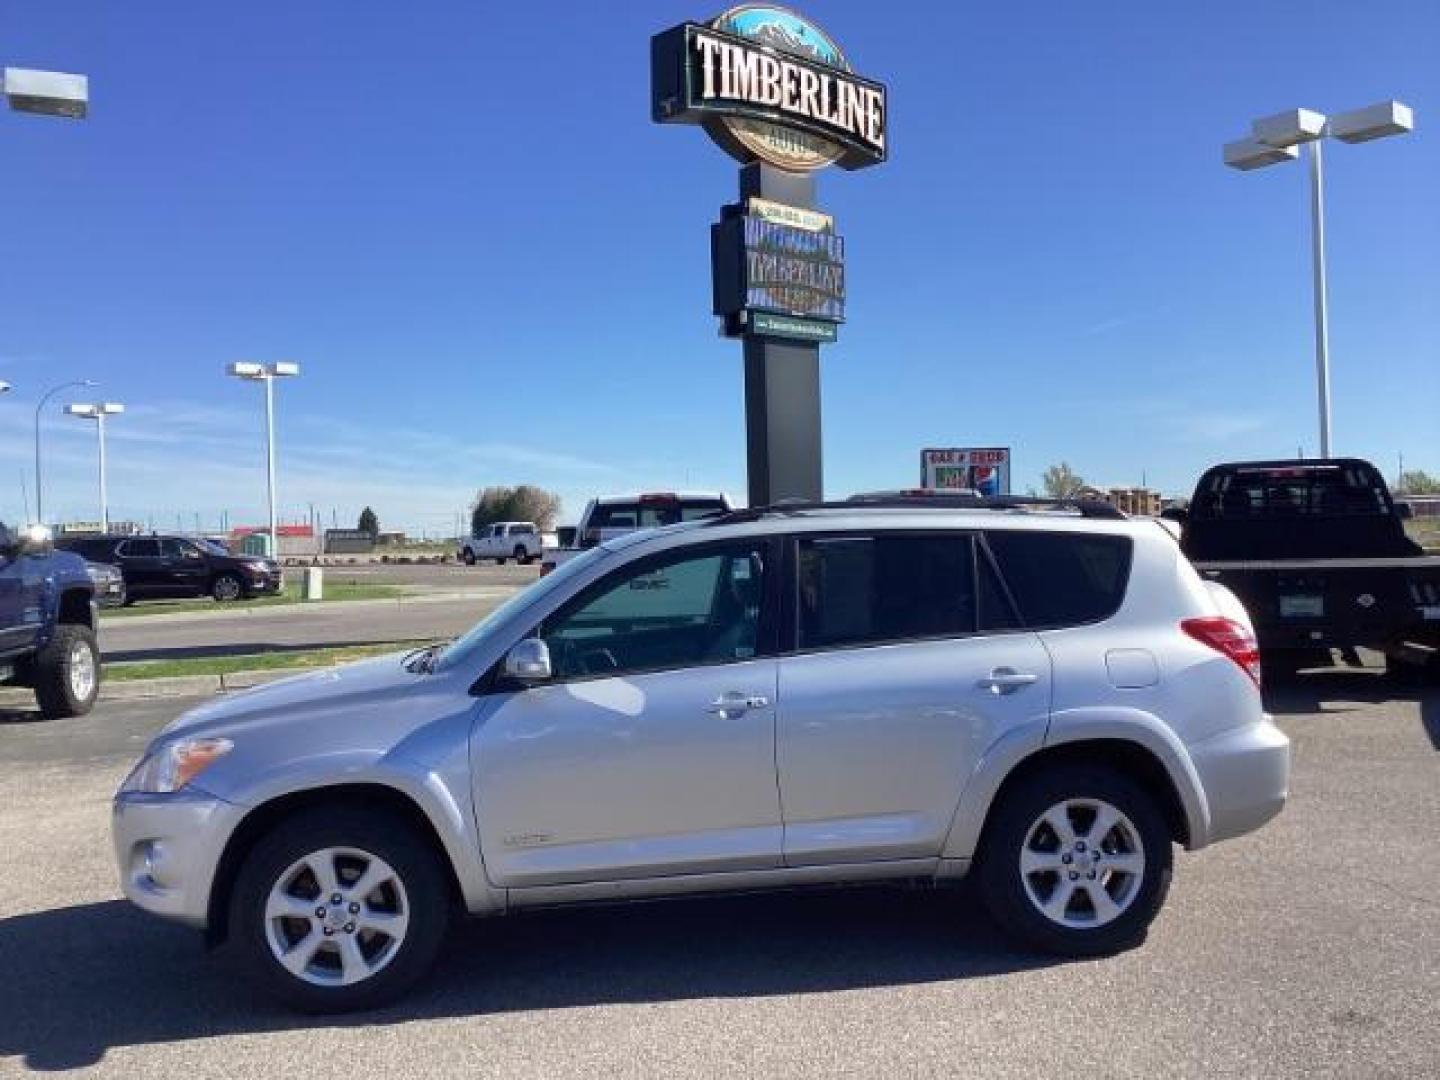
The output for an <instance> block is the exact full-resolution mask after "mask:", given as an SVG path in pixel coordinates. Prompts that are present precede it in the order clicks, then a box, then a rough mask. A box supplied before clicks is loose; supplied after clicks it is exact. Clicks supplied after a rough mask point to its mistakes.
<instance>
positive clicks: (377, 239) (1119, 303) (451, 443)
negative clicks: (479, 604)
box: [0, 0, 1440, 532]
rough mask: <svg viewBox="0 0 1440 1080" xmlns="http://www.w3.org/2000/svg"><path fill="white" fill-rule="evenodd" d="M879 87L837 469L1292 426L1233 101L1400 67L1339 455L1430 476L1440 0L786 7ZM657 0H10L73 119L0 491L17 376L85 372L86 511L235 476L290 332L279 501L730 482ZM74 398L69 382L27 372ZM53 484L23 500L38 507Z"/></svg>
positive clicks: (1019, 479) (1333, 235)
mask: <svg viewBox="0 0 1440 1080" xmlns="http://www.w3.org/2000/svg"><path fill="white" fill-rule="evenodd" d="M803 10H804V11H805V12H806V14H808V15H810V16H812V17H813V18H815V19H816V21H818V22H819V23H821V25H823V26H824V27H825V28H826V29H827V30H828V31H829V32H830V34H831V36H832V37H834V38H835V39H836V40H837V41H838V42H839V43H840V44H841V46H842V47H843V48H845V50H846V51H847V53H848V55H849V57H850V60H851V62H852V64H853V65H854V66H855V68H856V69H857V70H858V71H860V72H862V73H864V74H866V75H870V76H872V77H875V78H879V79H882V80H884V81H886V82H887V83H888V84H889V87H890V93H891V132H890V139H891V147H892V149H891V154H892V156H891V160H890V162H889V163H887V164H886V165H884V166H882V167H879V168H874V169H870V170H867V171H864V172H859V173H841V172H838V171H836V170H830V171H828V172H826V173H825V174H823V175H822V177H821V179H820V201H821V203H822V204H823V205H824V207H825V208H826V209H828V210H830V211H831V212H833V213H834V214H835V215H836V217H837V219H838V223H839V227H840V230H841V232H842V233H843V234H844V235H845V237H846V244H847V255H848V263H849V290H850V300H849V304H848V308H849V322H848V323H847V324H846V325H845V326H844V327H843V328H842V330H841V340H840V342H839V343H838V344H836V345H833V346H829V347H827V348H826V349H825V351H824V353H823V361H822V364H823V378H824V384H823V394H824V428H825V452H826V485H827V489H828V491H829V493H830V494H832V495H840V494H844V493H847V492H849V491H852V490H855V489H865V488H876V487H891V486H899V485H905V484H910V483H913V482H915V481H916V480H917V479H918V476H917V474H918V458H919V450H920V448H921V447H923V446H926V445H957V446H964V445H979V446H987V445H1009V446H1011V447H1013V448H1014V454H1015V480H1016V484H1017V486H1018V487H1021V488H1023V487H1025V486H1027V485H1029V484H1033V483H1037V482H1038V478H1039V474H1040V472H1041V471H1042V470H1043V469H1044V468H1045V466H1046V465H1048V464H1049V463H1051V462H1054V461H1058V460H1061V459H1065V460H1067V461H1068V462H1070V464H1071V465H1072V466H1073V467H1074V468H1076V469H1077V470H1078V471H1079V472H1081V473H1082V474H1083V475H1084V476H1085V477H1086V478H1087V479H1090V480H1092V481H1097V482H1102V483H1117V484H1118V483H1135V482H1139V481H1140V479H1141V477H1142V475H1143V476H1145V477H1147V478H1148V480H1149V481H1150V483H1151V484H1152V485H1158V486H1160V487H1162V488H1163V489H1165V490H1167V491H1174V492H1179V491H1185V490H1188V488H1189V487H1190V486H1191V485H1192V484H1193V482H1194V479H1195V477H1196V476H1197V475H1198V473H1199V471H1200V470H1201V469H1202V468H1203V467H1204V466H1205V465H1207V464H1208V463H1211V462H1213V461H1216V460H1222V459H1227V458H1236V457H1246V456H1260V455H1274V456H1282V455H1289V454H1292V453H1294V452H1295V450H1296V448H1297V447H1298V446H1303V447H1304V448H1305V449H1306V451H1307V452H1311V453H1313V452H1314V451H1315V449H1316V441H1317V440H1316V436H1315V420H1314V404H1313V402H1314V375H1313V370H1314V367H1313V364H1314V362H1313V343H1312V338H1311V324H1310V317H1311V307H1310V264H1309V248H1308V204H1307V201H1306V200H1307V186H1306V176H1305V173H1304V171H1303V168H1302V166H1301V165H1298V164H1296V165H1287V166H1283V167H1278V168H1273V169H1268V170H1264V171H1262V172H1257V173H1249V174H1240V173H1236V172H1233V171H1231V170H1227V169H1225V168H1223V167H1222V166H1221V164H1220V145H1221V143H1222V142H1224V141H1226V140H1229V139H1232V138H1237V137H1239V136H1240V135H1242V134H1244V133H1245V131H1246V129H1247V126H1248V122H1249V120H1250V119H1251V118H1253V117H1256V116H1261V115H1265V114H1267V113H1270V112H1276V111H1279V110H1281V109H1284V108H1288V107H1293V106H1296V105H1303V106H1307V107H1311V108H1316V109H1319V110H1322V111H1342V110H1344V109H1349V108H1355V107H1359V106H1361V105H1366V104H1369V103H1371V102H1374V101H1379V100H1383V99H1386V98H1390V97H1395V98H1399V99H1400V100H1402V101H1405V102H1407V103H1408V104H1410V105H1411V106H1413V107H1414V109H1415V111H1416V118H1417V132H1416V133H1415V134H1414V135H1412V136H1409V137H1406V138H1400V139H1391V140H1383V141H1380V142H1376V143H1371V144H1367V145H1362V146H1353V147H1352V146H1344V145H1339V144H1331V147H1330V149H1329V154H1328V158H1327V164H1328V177H1327V179H1328V181H1329V200H1330V203H1329V220H1328V226H1329V243H1330V247H1329V256H1330V263H1331V279H1330V287H1331V298H1332V354H1333V364H1334V394H1335V427H1334V430H1335V447H1336V450H1337V451H1339V452H1343V453H1354V454H1360V455H1364V456H1368V457H1371V458H1372V459H1374V460H1375V461H1376V462H1377V463H1378V464H1380V465H1381V466H1382V468H1384V469H1385V471H1386V472H1387V473H1393V472H1394V469H1395V462H1396V456H1397V454H1399V453H1402V452H1403V453H1404V454H1405V459H1406V463H1407V467H1410V466H1412V465H1413V466H1414V467H1425V468H1429V469H1430V470H1432V471H1440V127H1437V126H1435V125H1440V109H1437V105H1440V5H1436V4H1435V3H1434V2H1433V0H1414V2H1408V3H1407V2H1387V0H1374V2H1370V3H1366V4H1355V3H1352V2H1333V3H1326V2H1300V0H1292V2H1289V3H1282V2H1278V0H1276V2H1268V3H1264V4H1256V3H1253V2H1232V0H1225V2H1213V0H1212V2H1207V3H1204V4H1186V5H1178V4H1162V3H1155V2H1153V0H1149V2H1129V0H1116V2H1107V3H1104V4H1074V3H1050V2H1043V3H1042V2H1033V3H1022V4H969V3H967V4H958V3H957V4H938V3H925V4H919V3H893V4H887V5H877V4H874V3H863V2H858V0H845V2H840V0H811V2H810V3H808V4H806V5H803ZM716 13H717V12H716V11H712V10H711V9H709V8H706V7H704V6H701V7H698V8H696V7H692V6H690V5H689V4H687V3H681V2H643V3H642V2H634V0H627V2H626V3H623V4H622V3H618V2H616V3H603V4H602V3H594V2H591V3H574V4H549V5H545V6H543V7H542V6H538V5H511V4H494V3H478V2H470V0H466V2H461V0H448V2H438V0H409V2H408V3H406V4H404V5H398V4H384V5H382V4H357V3H354V2H340V0H306V2H304V3H295V2H293V0H292V2H290V3H276V2H270V0H263V2H262V0H252V2H251V3H248V4H244V5H215V4H196V3H193V2H178V0H175V2H147V0H133V2H130V3H125V4H117V3H113V2H101V0H75V2H72V3H65V4H33V3H32V4H23V3H18V2H15V0H3V2H0V61H3V62H4V63H5V64H9V65H15V66H32V67H48V68H55V69H59V70H70V71H83V72H86V73H88V74H89V75H90V77H91V96H92V114H91V118H90V119H89V120H88V121H86V122H84V123H80V124H76V123H63V122H58V121H46V120H43V119H40V118H35V117H28V116H21V115H17V114H13V113H5V114H3V115H0V167H3V169H0V244H3V257H0V378H4V379H6V380H8V381H10V382H12V383H13V384H15V388H16V389H15V391H14V392H13V393H11V394H10V395H8V396H7V397H6V398H4V399H0V509H3V514H4V517H5V518H7V519H11V520H13V519H15V518H16V517H19V516H20V515H21V513H23V510H22V508H21V479H22V475H23V476H24V478H25V483H27V484H30V485H31V487H32V490H31V493H30V499H31V502H32V504H33V498H34V495H33V478H32V477H30V475H29V473H30V471H31V468H32V457H31V455H32V449H31V428H32V423H33V410H34V405H35V402H36V400H37V398H38V395H39V393H40V392H41V391H42V390H43V389H44V388H45V387H48V386H49V385H52V384H53V383H54V382H57V381H60V380H62V379H66V378H85V377H88V378H93V379H97V380H99V381H100V382H101V383H102V384H103V385H102V387H100V388H99V389H98V390H97V391H95V392H94V393H95V394H96V395H97V396H102V397H107V398H111V399H118V400H121V401H123V402H124V403H125V404H126V406H127V410H128V411H127V414H126V415H125V416H123V417H120V418H118V419H117V420H116V421H115V422H114V423H113V425H112V427H111V433H112V438H111V442H110V447H111V461H112V470H111V485H110V487H111V504H112V510H111V513H112V516H113V517H117V518H119V517H133V518H138V519H140V520H146V519H152V520H154V521H155V523H156V525H157V526H158V527H170V526H171V525H173V523H174V522H175V520H176V515H177V513H178V514H180V515H182V521H183V522H184V523H185V524H186V525H187V526H189V525H190V524H192V523H193V520H194V515H195V514H197V513H198V514H200V515H201V516H202V519H203V520H204V522H205V523H206V524H207V525H210V524H212V523H214V522H215V521H217V520H218V518H219V514H220V512H221V511H222V510H225V511H227V512H228V514H229V518H230V520H231V521H232V522H234V521H242V520H257V519H258V518H259V517H260V515H261V513H262V507H263V502H264V486H263V472H262V466H263V458H262V456H261V455H262V442H261V438H262V427H261V425H262V422H263V421H262V413H261V401H260V394H259V392H258V390H257V388H255V387H253V386H249V385H245V384H241V383H238V382H236V381H234V380H231V379H228V378H226V377H225V376H224V375H223V367H224V365H225V364H226V363H227V362H229V361H232V360H237V359H293V360H296V361H298V362H299V363H300V364H301V365H302V366H303V375H302V376H301V378H299V379H296V380H292V381H291V382H288V383H286V384H284V385H282V386H281V387H280V394H279V405H280V427H279V430H280V440H281V466H282V471H281V500H282V505H283V511H284V514H285V516H286V517H287V518H289V517H295V516H297V515H298V516H302V517H303V516H304V514H305V513H306V511H307V506H308V504H310V503H312V502H313V503H314V504H315V506H316V508H317V510H318V511H319V513H320V514H321V516H322V517H323V518H324V519H325V520H326V522H327V523H328V521H329V517H330V513H331V510H332V509H333V510H335V512H336V513H337V514H338V516H339V518H340V519H341V520H342V523H344V524H349V523H352V522H353V520H354V517H355V515H356V514H357V513H358V511H359V508H360V507H361V506H362V505H364V504H365V503H370V504H372V505H373V506H374V507H375V508H376V510H377V511H378V512H379V514H380V518H381V520H382V523H384V524H386V525H387V526H392V525H393V526H405V527H409V528H411V529H413V530H420V529H425V530H429V531H432V532H435V531H439V530H448V529H450V528H451V523H452V522H453V521H454V517H455V513H456V511H457V510H458V509H460V508H461V507H463V506H464V504H465V503H466V502H467V500H468V499H469V497H470V496H471V494H472V493H473V491H474V490H475V488H477V487H479V486H482V485H485V484H494V483H517V482H525V481H529V482H533V483H539V484H542V485H544V486H546V487H550V488H554V489H557V490H559V491H560V492H561V493H562V494H563V495H564V497H565V499H566V502H567V505H568V508H569V509H570V511H571V512H572V513H573V512H574V511H575V510H577V509H578V507H579V505H580V504H581V502H582V501H583V499H584V498H586V497H587V496H588V495H590V494H593V493H596V492H603V491H609V490H623V489H626V488H637V487H638V488H655V487H662V486H669V485H688V486H692V487H723V488H726V489H728V490H730V491H731V492H732V493H735V494H737V495H740V496H743V493H744V487H745V484H744V418H743V403H742V396H741V363H740V350H739V346H738V344H736V343H734V342H729V341H726V340H723V339H721V338H719V337H718V336H717V335H716V332H715V326H714V321H713V319H712V317H711V316H710V314H709V301H710V294H709V280H708V278H709V260H708V231H707V226H708V223H709V222H710V221H711V220H713V219H714V217H715V216H716V214H717V210H718V207H719V206H720V204H721V203H723V202H726V201H730V200H731V199H733V197H734V192H735V183H736V181H735V167H734V165H733V164H732V163H731V162H730V160H729V159H728V158H726V157H725V156H724V155H723V154H722V153H721V152H720V151H719V150H718V149H717V148H715V147H714V146H713V145H711V144H710V143H709V141H708V140H707V139H706V138H705V136H704V135H703V134H702V133H700V132H699V131H698V130H695V129H687V128H669V127H660V126H657V125H653V124H651V123H650V120H649V112H648V79H649V75H648V67H647V65H648V41H649V36H650V34H652V33H653V32H655V31H658V30H661V29H663V28H665V27H668V26H670V25H673V24H675V23H678V22H681V21H683V20H685V19H687V18H702V17H708V16H711V15H713V14H716ZM64 400H66V398H64V397H63V396H61V397H59V398H57V399H56V402H55V403H54V405H55V406H56V407H58V405H59V404H61V403H63V401H64ZM44 423H45V438H46V468H45V474H46V476H45V479H46V501H47V504H48V506H47V511H58V512H59V513H60V514H63V515H67V516H76V517H89V518H93V517H94V516H96V510H95V496H94V483H93V471H94V446H93V442H94V434H93V428H92V426H91V425H88V424H81V423H79V422H77V421H72V420H70V419H68V418H65V417H62V416H61V415H59V413H58V411H55V408H54V407H52V411H50V412H48V413H47V414H46V417H45V420H44ZM47 516H50V515H49V513H47Z"/></svg>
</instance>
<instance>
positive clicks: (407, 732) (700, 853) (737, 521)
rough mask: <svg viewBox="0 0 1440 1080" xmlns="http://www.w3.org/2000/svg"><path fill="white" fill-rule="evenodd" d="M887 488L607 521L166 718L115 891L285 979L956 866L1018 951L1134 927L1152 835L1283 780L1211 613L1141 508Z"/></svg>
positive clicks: (1173, 831)
mask: <svg viewBox="0 0 1440 1080" xmlns="http://www.w3.org/2000/svg"><path fill="white" fill-rule="evenodd" d="M901 502H902V504H901V505H868V506H853V505H852V506H839V507H835V506H825V505H819V506H814V507H809V508H806V507H794V506H782V507H779V508H775V509H772V510H768V511H766V510H761V511H737V512H733V513H730V514H728V515H725V516H722V517H719V518H715V519H712V520H708V521H696V522H690V523H686V524H681V525H676V526H673V527H670V528H665V529H660V530H655V531H650V532H645V533H636V534H632V535H628V536H624V537H621V538H618V539H615V540H611V541H607V542H605V543H604V544H602V545H601V546H599V547H597V548H594V549H592V550H590V551H588V552H586V553H585V554H584V555H582V556H580V557H579V558H576V559H574V560H573V561H571V562H569V563H567V564H566V565H565V566H563V567H562V568H561V569H560V570H558V571H557V572H556V573H554V574H552V575H551V576H549V577H547V578H544V579H542V580H540V581H539V582H537V583H536V584H534V585H532V586H531V587H530V588H528V589H527V590H525V591H524V592H521V593H519V594H518V595H516V596H515V597H514V598H512V599H511V600H510V601H509V602H507V603H506V604H505V605H503V606H502V607H501V608H499V609H498V610H496V611H495V612H494V613H493V614H491V615H490V616H488V617H487V618H486V619H484V620H483V621H482V622H481V623H480V624H479V625H477V626H476V627H475V628H474V629H473V630H471V631H470V632H469V633H468V634H466V635H465V636H464V637H462V638H460V639H458V640H457V641H455V642H453V643H450V644H448V645H445V646H443V647H434V648H431V649H426V650H421V651H416V652H412V653H409V654H407V655H405V656H399V655H396V656H390V657H386V658H382V659H377V660H371V661H366V662H363V663H359V664H354V665H351V666H348V667H343V668H338V669H335V670H332V671H326V672H321V673H316V674H307V675H302V676H298V677H296V678H292V679H287V680H285V681H283V682H279V683H274V684H271V685H269V686H266V687H262V688H260V689H257V690H253V691H250V692H248V693H243V694H239V695H236V696H233V697H227V698H224V699H219V700H216V701H214V702H213V703H209V704H206V705H204V706H202V707H200V708H198V709H195V710H193V711H191V712H189V713H187V714H186V715H184V716H182V717H180V718H179V719H178V720H177V721H176V722H175V723H173V724H171V725H170V726H169V727H168V728H167V729H166V730H165V731H164V732H162V733H161V734H160V735H159V736H158V737H157V738H156V739H155V741H154V742H153V743H152V744H151V746H150V747H149V749H148V751H147V752H146V754H145V756H144V758H143V759H142V760H141V761H140V763H139V764H138V765H137V766H136V768H135V770H134V772H133V773H132V774H131V775H130V777H129V778H128V779H127V780H126V781H125V783H124V785H123V787H122V788H121V790H120V792H119V794H118V795H117V796H116V799H115V806H114V836H115V850H116V855H117V858H118V860H119V866H120V874H121V879H122V881H123V885H124V890H125V893H126V894H127V895H128V896H129V897H130V899H132V900H133V901H134V902H135V903H137V904H139V905H140V906H141V907H143V908H145V909H147V910H149V911H152V912H155V913H157V914H160V915H164V916H167V917H169V918H173V919H178V920H180V921H182V922H185V923H188V924H191V925H193V926H196V927H200V928H204V929H205V930H206V931H207V932H208V934H209V935H210V937H211V938H212V940H215V941H223V942H225V943H226V944H227V948H229V949H230V950H231V951H232V952H233V953H235V954H236V956H237V958H238V960H239V961H240V962H241V964H242V965H243V966H244V967H245V968H247V969H248V970H249V972H250V973H251V974H253V975H254V976H255V977H256V978H257V979H258V981H259V982H260V983H261V984H263V985H264V986H265V987H267V988H268V989H269V990H271V991H272V992H274V993H276V994H278V995H279V996H280V997H282V998H284V999H286V1000H288V1001H289V1002H291V1003H292V1004H294V1005H296V1006H298V1007H301V1008H304V1009H308V1010H317V1011H338V1010H345V1009H354V1008H363V1007H369V1006H373V1005H376V1004H378V1003H379V1002H381V1001H384V1000H387V999H389V998H391V997H393V996H394V995H395V994H397V993H398V992H399V991H401V990H402V989H403V988H405V987H407V986H408V985H410V984H411V983H413V982H414V981H415V980H416V979H417V978H419V977H420V976H421V975H422V974H423V973H424V972H425V971H426V969H428V968H429V967H430V965H431V963H432V961H433V960H434V959H435V957H436V955H437V953H438V951H439V950H440V949H441V948H442V946H443V945H444V943H445V939H446V926H447V923H448V922H449V920H450V917H451V916H452V915H453V914H455V913H457V912H467V913H469V914H471V915H498V914H503V913H505V912H507V911H511V910H514V909H517V908H522V907H526V906H529V905H535V904H557V903H571V902H580V901H591V900H617V899H630V898H638V897H651V896H658V895H671V894H681V893H697V892H709V891H720V890H733V889H754V888H757V887H763V886H779V887H783V886H792V885H801V884H814V883H837V882H866V881H882V880H884V881H891V880H908V881H921V882H930V883H948V882H954V881H957V880H959V879H961V878H964V877H966V876H967V875H969V876H971V877H972V878H974V879H975V881H976V884H977V886H978V889H979V891H980V893H981V895H982V896H983V898H984V900H985V902H986V904H987V905H988V907H989V909H990V910H991V912H993V914H994V917H995V919H996V920H997V922H998V923H999V924H1000V925H1001V926H1002V927H1003V928H1004V929H1005V930H1006V931H1008V932H1009V933H1010V934H1012V935H1013V936H1014V937H1016V938H1018V939H1019V940H1020V941H1022V942H1024V943H1026V944H1028V945H1029V946H1031V947H1035V948H1038V949H1043V950H1048V951H1053V952H1057V953H1062V954H1068V955H1094V954H1103V953H1110V952H1113V951H1116V950H1119V949H1124V948H1127V947H1129V946H1132V945H1134V944H1137V943H1138V942H1139V941H1141V940H1142V939H1143V937H1144V935H1145V932H1146V929H1147V927H1148V926H1149V924H1150V922H1151V920H1153V919H1154V918H1155V915H1156V913H1157V912H1158V911H1159V909H1160V906H1161V903H1162V901H1163V899H1164V897H1165V893H1166V889H1167V887H1168V886H1169V883H1170V874H1171V851H1172V845H1174V844H1179V845H1181V846H1183V847H1185V848H1188V849H1190V850H1194V849H1197V848H1202V847H1204V846H1205V845H1207V844H1210V843H1213V842H1215V841H1217V840H1223V839H1226V838H1228V837H1233V836H1237V835H1239V834H1241V833H1245V832H1248V831H1250V830H1252V829H1255V828H1257V827H1258V826H1260V825H1261V824H1262V823H1264V822H1265V821H1267V820H1268V819H1269V818H1271V817H1273V816H1274V815H1275V814H1276V813H1277V812H1278V811H1279V810H1280V808H1281V807H1282V805H1283V804H1284V802H1285V797H1286V785H1287V781H1288V775H1289V744H1288V742H1287V740H1286V738H1285V736H1284V735H1283V734H1281V732H1280V731H1279V730H1278V729H1276V728H1275V727H1274V726H1273V725H1272V724H1271V722H1270V720H1269V718H1268V717H1267V716H1266V715H1265V713H1264V711H1263V709H1262V706H1261V702H1260V690H1259V656H1258V653H1257V651H1256V647H1255V641H1254V637H1253V636H1252V634H1251V629H1250V624H1249V620H1248V619H1247V617H1246V615H1245V612H1244V610H1243V609H1242V608H1241V606H1240V605H1239V603H1238V602H1237V601H1236V600H1235V598H1234V597H1233V596H1232V595H1231V594H1230V593H1228V592H1226V591H1225V590H1224V589H1223V588H1221V587H1219V586H1216V585H1211V584H1207V583H1205V582H1203V581H1202V580H1201V579H1200V578H1199V577H1198V576H1197V575H1196V573H1195V572H1194V570H1192V569H1191V567H1190V564H1189V563H1188V562H1187V561H1186V560H1185V558H1184V556H1183V555H1181V553H1180V551H1179V548H1178V546H1177V545H1176V543H1175V541H1174V539H1173V538H1172V537H1171V536H1170V534H1168V533H1167V532H1165V531H1164V530H1162V529H1161V528H1159V527H1158V526H1157V525H1156V523H1155V522H1153V521H1140V520H1124V519H1120V518H1119V516H1118V515H1115V516H1113V517H1100V516H1095V515H1094V514H1092V513H1091V512H1089V511H1087V512H1084V513H1077V512H1073V511H1071V512H1036V511H1033V510H1017V509H995V508H987V509H980V508H977V509H969V510H964V509H953V508H948V509H947V508H941V509H928V508H927V509H920V508H916V507H913V506H910V505H903V500H902V501H901ZM1216 914H1217V916H1223V913H1218V912H1217V913H1216Z"/></svg>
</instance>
